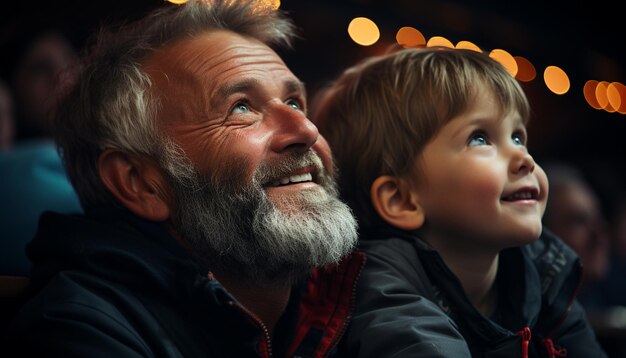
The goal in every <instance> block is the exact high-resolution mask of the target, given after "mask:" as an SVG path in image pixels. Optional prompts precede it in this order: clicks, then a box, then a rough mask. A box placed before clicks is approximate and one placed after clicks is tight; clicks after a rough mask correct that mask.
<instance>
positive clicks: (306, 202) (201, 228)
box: [7, 0, 363, 357]
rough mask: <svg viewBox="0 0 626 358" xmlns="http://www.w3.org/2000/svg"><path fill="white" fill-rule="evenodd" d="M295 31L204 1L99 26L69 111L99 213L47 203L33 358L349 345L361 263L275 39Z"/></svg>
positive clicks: (87, 189)
mask: <svg viewBox="0 0 626 358" xmlns="http://www.w3.org/2000/svg"><path fill="white" fill-rule="evenodd" d="M291 33H292V24H291V23H290V22H289V21H288V20H287V19H285V18H284V17H282V15H281V14H280V13H279V12H278V11H274V10H272V9H269V8H266V7H263V6H260V5H257V4H255V3H249V2H247V1H227V0H224V1H211V2H207V1H193V0H192V1H190V2H188V3H187V4H184V5H181V6H176V5H171V4H170V5H167V6H165V7H164V8H163V9H160V10H157V11H155V12H153V13H151V14H150V15H149V16H147V17H146V18H144V19H143V20H141V21H139V22H138V23H135V24H132V25H130V26H126V27H123V28H120V29H118V30H117V31H116V32H113V33H108V34H107V33H104V32H103V33H101V34H100V37H99V39H98V41H97V43H96V46H95V47H94V49H95V50H94V51H95V52H94V53H92V54H91V55H90V56H89V57H88V58H89V60H90V61H89V63H87V64H86V65H85V67H84V68H83V69H82V71H81V74H80V75H79V76H78V77H77V85H75V86H73V87H72V89H71V90H70V91H69V92H68V95H67V97H66V99H65V102H64V103H63V105H62V106H61V108H62V109H61V111H60V112H59V113H58V114H57V117H56V120H55V123H54V125H55V130H56V132H57V133H56V138H57V143H58V145H59V147H60V150H61V152H62V155H63V158H64V160H65V164H66V169H67V171H68V175H69V177H70V179H71V181H72V183H73V185H74V187H75V189H76V191H77V193H78V196H79V198H80V200H81V205H82V207H83V208H84V209H85V212H86V215H85V216H65V215H60V214H54V213H46V214H44V215H43V216H42V218H41V221H40V226H39V229H38V233H37V236H36V237H35V239H34V240H33V241H32V242H31V244H29V247H28V249H27V252H28V255H29V258H30V259H31V260H32V261H33V275H32V284H31V290H32V292H33V298H32V299H31V300H30V301H29V302H28V303H27V304H26V305H25V306H24V307H23V309H22V310H21V311H20V313H19V314H18V315H17V317H16V319H15V320H14V321H13V324H12V325H11V327H10V328H9V330H8V332H9V334H8V337H7V340H8V341H9V343H10V344H11V346H12V347H13V348H15V347H17V348H18V349H19V352H20V355H21V356H32V354H33V353H39V356H42V355H45V356H60V357H68V356H85V357H94V356H102V357H130V356H133V357H135V356H137V357H140V356H146V357H182V356H185V357H196V356H197V357H209V356H211V357H212V356H219V357H222V356H223V357H250V356H285V355H287V356H322V355H331V356H332V355H333V354H334V353H337V350H338V348H337V342H338V341H339V339H340V338H341V335H342V334H343V332H344V330H345V328H346V326H347V323H348V317H349V314H350V309H351V305H352V301H353V298H352V292H353V289H354V284H355V280H356V277H357V276H358V273H359V271H360V269H361V267H362V264H363V259H362V258H361V256H360V255H358V254H352V255H350V252H351V251H352V248H353V246H354V244H355V241H356V222H355V220H354V218H353V216H352V214H351V212H350V210H349V209H348V207H347V206H346V205H345V204H343V203H342V202H341V201H339V200H338V199H337V193H336V188H335V183H334V180H333V179H332V161H331V156H330V150H329V148H328V145H327V143H326V142H325V140H324V139H323V138H322V137H321V136H320V135H319V133H318V131H317V128H316V127H315V126H314V125H313V124H312V123H311V122H310V121H309V120H308V119H307V116H306V111H307V109H306V99H305V97H306V95H305V90H304V87H303V84H302V83H301V82H300V81H299V80H298V79H297V78H296V77H295V76H294V75H293V74H292V73H291V71H290V70H289V69H288V68H287V67H286V66H285V64H284V63H283V61H282V60H281V59H280V57H279V56H278V55H277V54H276V53H275V52H274V51H273V50H272V49H271V48H270V47H269V46H274V45H281V44H282V45H288V44H289V41H290V36H291ZM312 268H313V269H312Z"/></svg>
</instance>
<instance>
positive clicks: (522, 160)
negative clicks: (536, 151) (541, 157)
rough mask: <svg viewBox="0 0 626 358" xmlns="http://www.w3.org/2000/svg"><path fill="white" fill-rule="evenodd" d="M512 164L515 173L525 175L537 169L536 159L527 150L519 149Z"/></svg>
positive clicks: (512, 170)
mask: <svg viewBox="0 0 626 358" xmlns="http://www.w3.org/2000/svg"><path fill="white" fill-rule="evenodd" d="M510 165H511V172H512V173H513V174H518V175H524V174H529V173H532V172H534V171H535V160H534V159H533V157H532V156H531V155H530V154H529V153H528V152H527V151H526V150H519V151H517V152H516V153H515V154H514V156H513V158H512V159H511V164H510Z"/></svg>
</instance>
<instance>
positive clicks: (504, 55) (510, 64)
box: [489, 49, 517, 77]
mask: <svg viewBox="0 0 626 358" xmlns="http://www.w3.org/2000/svg"><path fill="white" fill-rule="evenodd" d="M489 57H491V58H493V59H494V60H496V61H498V62H500V63H501V64H502V66H504V67H505V68H506V70H507V71H509V73H510V74H511V76H513V77H515V75H516V74H517V62H515V59H514V58H513V56H511V54H510V53H508V52H507V51H505V50H502V49H495V50H492V51H491V52H490V53H489Z"/></svg>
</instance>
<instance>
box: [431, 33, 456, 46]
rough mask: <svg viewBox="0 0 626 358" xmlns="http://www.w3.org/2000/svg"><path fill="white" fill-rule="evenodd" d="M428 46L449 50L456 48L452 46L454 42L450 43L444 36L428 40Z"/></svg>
mask: <svg viewBox="0 0 626 358" xmlns="http://www.w3.org/2000/svg"><path fill="white" fill-rule="evenodd" d="M426 46H428V47H448V48H454V45H453V44H452V42H450V40H448V39H447V38H445V37H443V36H433V37H431V38H430V39H429V40H428V43H426Z"/></svg>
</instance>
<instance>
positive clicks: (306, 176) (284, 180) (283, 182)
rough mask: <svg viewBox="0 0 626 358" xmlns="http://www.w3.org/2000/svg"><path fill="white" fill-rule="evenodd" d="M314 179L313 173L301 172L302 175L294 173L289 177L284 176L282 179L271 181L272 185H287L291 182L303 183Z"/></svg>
mask: <svg viewBox="0 0 626 358" xmlns="http://www.w3.org/2000/svg"><path fill="white" fill-rule="evenodd" d="M312 180H313V175H311V173H306V174H300V175H293V176H290V177H287V178H282V179H280V180H277V181H273V182H271V183H270V185H271V186H279V185H286V184H289V183H301V182H304V181H312Z"/></svg>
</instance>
